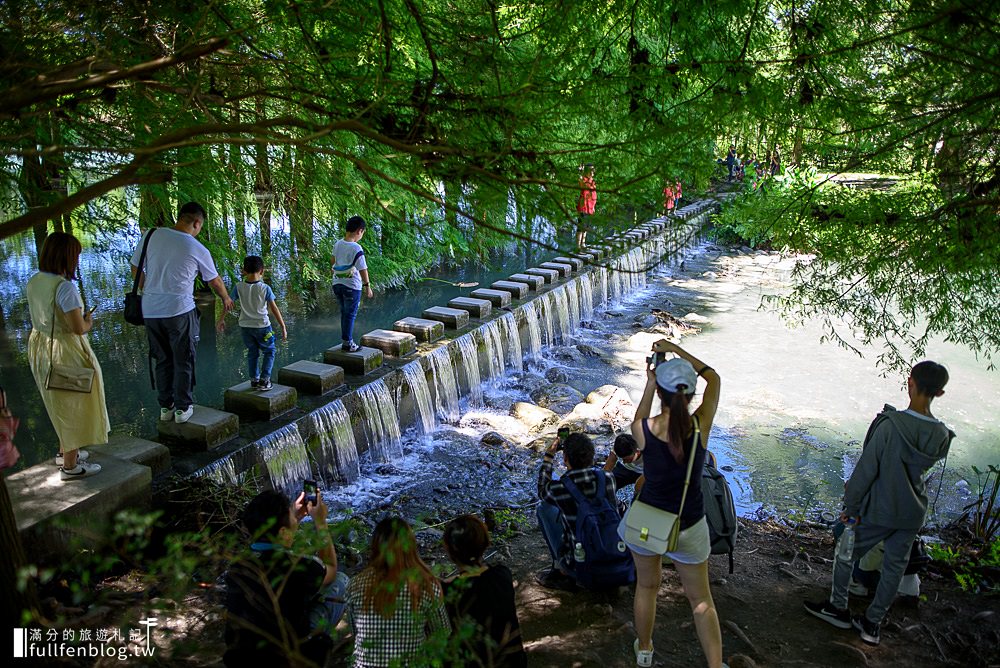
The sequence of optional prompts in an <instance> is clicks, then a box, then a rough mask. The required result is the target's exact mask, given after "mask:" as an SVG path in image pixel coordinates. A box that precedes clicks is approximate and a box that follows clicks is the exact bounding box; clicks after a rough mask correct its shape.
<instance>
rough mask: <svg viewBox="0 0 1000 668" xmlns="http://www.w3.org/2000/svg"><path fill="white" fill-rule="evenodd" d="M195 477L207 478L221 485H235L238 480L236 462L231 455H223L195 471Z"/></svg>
mask: <svg viewBox="0 0 1000 668" xmlns="http://www.w3.org/2000/svg"><path fill="white" fill-rule="evenodd" d="M194 475H195V477H198V478H208V479H209V480H214V481H215V482H217V483H219V484H220V485H223V486H224V487H235V486H237V485H238V484H239V482H240V476H239V474H238V473H237V472H236V463H235V462H234V461H233V458H232V457H223V458H222V459H220V460H218V461H216V462H212V463H211V464H209V465H208V466H206V467H205V468H203V469H200V470H198V471H197V472H195V474H194Z"/></svg>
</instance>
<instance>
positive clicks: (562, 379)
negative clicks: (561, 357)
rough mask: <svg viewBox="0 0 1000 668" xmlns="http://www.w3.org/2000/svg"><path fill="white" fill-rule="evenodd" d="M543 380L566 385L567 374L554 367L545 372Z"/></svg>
mask: <svg viewBox="0 0 1000 668" xmlns="http://www.w3.org/2000/svg"><path fill="white" fill-rule="evenodd" d="M545 380H547V381H549V382H550V383H568V382H569V373H568V372H567V371H566V369H563V368H561V367H557V366H554V367H552V368H551V369H549V370H548V371H546V372H545Z"/></svg>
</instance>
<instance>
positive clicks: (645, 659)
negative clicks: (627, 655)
mask: <svg viewBox="0 0 1000 668" xmlns="http://www.w3.org/2000/svg"><path fill="white" fill-rule="evenodd" d="M632 651H633V652H635V665H637V666H642V667H643V668H646V667H647V666H652V665H653V650H651V649H639V639H638V638H636V639H635V642H634V643H632Z"/></svg>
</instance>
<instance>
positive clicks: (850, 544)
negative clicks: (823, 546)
mask: <svg viewBox="0 0 1000 668" xmlns="http://www.w3.org/2000/svg"><path fill="white" fill-rule="evenodd" d="M854 522H855V520H854V518H853V517H852V518H850V519H849V520H847V524H845V525H844V533H842V534H840V540H838V541H837V559H839V560H840V561H844V562H847V563H850V562H851V557H853V556H854Z"/></svg>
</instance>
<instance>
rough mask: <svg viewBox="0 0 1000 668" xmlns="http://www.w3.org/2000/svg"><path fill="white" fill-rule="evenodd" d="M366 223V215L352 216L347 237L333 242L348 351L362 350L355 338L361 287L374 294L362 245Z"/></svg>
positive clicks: (335, 281)
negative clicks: (355, 321) (364, 216)
mask: <svg viewBox="0 0 1000 668" xmlns="http://www.w3.org/2000/svg"><path fill="white" fill-rule="evenodd" d="M365 227H366V223H365V219H364V218H362V217H361V216H351V218H349V219H348V221H347V225H346V226H345V228H344V230H345V231H344V238H343V239H340V240H339V241H337V243H336V244H334V246H333V257H331V258H330V264H331V265H332V267H333V294H334V296H335V297H336V298H337V302H338V303H339V304H340V338H341V340H342V341H343V346H342V347H343V350H344V351H345V352H349V353H356V352H357V351H359V350H361V346H359V345H358V344H357V343H355V342H354V320H355V319H356V318H357V317H358V307H359V306H361V289H362V288H364V289H365V297H367V298H368V299H371V298H372V297H374V296H375V293H373V292H372V288H371V278H370V277H369V276H368V262H367V261H366V260H365V251H364V249H362V248H361V239H362V238H363V237H364V236H365Z"/></svg>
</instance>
